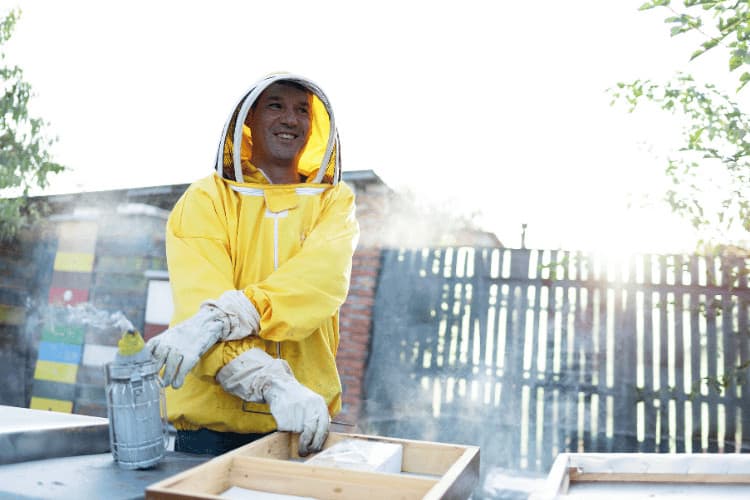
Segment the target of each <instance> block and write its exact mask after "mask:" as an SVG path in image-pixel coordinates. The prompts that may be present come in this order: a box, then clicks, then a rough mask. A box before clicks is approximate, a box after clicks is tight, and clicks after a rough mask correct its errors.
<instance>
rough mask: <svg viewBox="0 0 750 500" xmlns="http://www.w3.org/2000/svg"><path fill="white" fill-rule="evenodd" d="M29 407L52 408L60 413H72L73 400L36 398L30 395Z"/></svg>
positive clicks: (36, 408)
mask: <svg viewBox="0 0 750 500" xmlns="http://www.w3.org/2000/svg"><path fill="white" fill-rule="evenodd" d="M29 408H31V409H32V410H52V411H59V412H61V413H72V412H73V402H72V401H61V400H59V399H47V398H37V397H33V396H32V398H31V404H29Z"/></svg>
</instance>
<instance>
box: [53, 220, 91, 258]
mask: <svg viewBox="0 0 750 500" xmlns="http://www.w3.org/2000/svg"><path fill="white" fill-rule="evenodd" d="M97 231H98V223H97V222H93V221H66V222H63V223H61V224H60V226H59V228H58V234H59V239H58V242H57V251H58V252H80V253H94V251H95V248H96V233H97Z"/></svg>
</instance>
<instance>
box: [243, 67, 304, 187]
mask: <svg viewBox="0 0 750 500" xmlns="http://www.w3.org/2000/svg"><path fill="white" fill-rule="evenodd" d="M311 107H312V95H311V94H310V92H308V91H307V90H305V89H304V88H302V87H300V86H298V85H296V84H293V83H287V82H276V83H273V84H271V85H270V86H269V87H268V88H267V89H266V90H264V91H263V92H262V93H261V94H260V96H259V97H258V99H257V101H256V102H255V104H254V106H253V108H252V109H251V110H250V112H249V113H248V114H247V119H246V120H245V124H246V125H247V126H249V127H250V130H251V132H252V137H253V151H252V162H253V165H255V166H256V167H257V168H260V169H261V170H263V171H264V172H265V173H266V175H272V174H271V172H280V171H287V170H289V169H294V174H295V175H296V167H297V158H298V156H299V154H300V153H301V152H302V149H303V148H304V146H305V144H306V143H307V138H308V135H309V134H310V114H311Z"/></svg>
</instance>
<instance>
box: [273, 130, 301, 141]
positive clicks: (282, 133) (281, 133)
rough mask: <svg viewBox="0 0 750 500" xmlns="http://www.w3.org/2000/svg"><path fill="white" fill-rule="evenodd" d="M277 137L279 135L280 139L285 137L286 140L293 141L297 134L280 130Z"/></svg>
mask: <svg viewBox="0 0 750 500" xmlns="http://www.w3.org/2000/svg"><path fill="white" fill-rule="evenodd" d="M276 137H278V138H279V139H283V140H285V141H293V140H294V139H296V138H297V135H296V134H290V133H288V132H279V133H277V134H276Z"/></svg>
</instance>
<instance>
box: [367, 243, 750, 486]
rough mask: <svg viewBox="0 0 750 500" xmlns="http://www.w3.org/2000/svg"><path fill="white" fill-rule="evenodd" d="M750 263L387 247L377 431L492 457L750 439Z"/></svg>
mask: <svg viewBox="0 0 750 500" xmlns="http://www.w3.org/2000/svg"><path fill="white" fill-rule="evenodd" d="M748 302H750V290H748V282H747V269H746V267H745V262H744V260H742V259H732V258H723V259H722V258H709V257H700V256H680V255H675V256H659V255H639V256H632V257H628V258H625V259H614V258H609V259H608V258H604V257H599V256H594V255H585V254H581V253H575V252H567V251H541V250H525V249H524V250H518V249H516V250H510V249H498V248H464V247H461V248H441V249H421V250H386V251H384V253H383V263H382V268H381V275H380V280H379V283H378V289H377V295H376V301H375V310H374V322H373V325H374V328H373V337H372V338H373V341H372V350H371V354H370V359H369V363H368V370H367V376H366V383H365V391H366V394H365V397H366V401H365V415H364V417H365V418H364V421H365V422H366V427H367V428H368V431H370V432H373V433H381V434H386V435H392V436H400V437H406V438H412V439H427V440H436V441H442V442H456V443H463V444H477V445H480V446H481V450H482V451H481V453H482V464H483V468H487V467H493V466H497V467H502V468H509V469H518V470H523V469H525V470H529V471H540V472H546V471H547V470H548V469H549V467H550V465H551V463H552V461H553V459H554V458H555V456H556V455H557V454H558V453H559V452H562V451H612V452H615V451H617V452H626V451H641V452H734V451H739V450H741V449H742V446H743V444H744V445H745V446H747V445H748V443H750V409H746V408H743V405H742V402H743V401H748V384H747V372H748V370H749V369H746V367H747V364H748V362H749V361H750V354H748V340H749V339H748V333H749V332H748Z"/></svg>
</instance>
